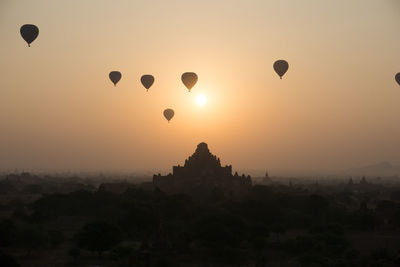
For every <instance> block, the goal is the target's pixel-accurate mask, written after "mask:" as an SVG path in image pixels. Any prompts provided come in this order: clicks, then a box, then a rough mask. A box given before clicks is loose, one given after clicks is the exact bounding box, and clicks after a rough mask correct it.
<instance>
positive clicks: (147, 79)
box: [140, 74, 154, 91]
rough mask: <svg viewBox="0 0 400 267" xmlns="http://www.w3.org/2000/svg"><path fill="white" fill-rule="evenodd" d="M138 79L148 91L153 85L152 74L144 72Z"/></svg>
mask: <svg viewBox="0 0 400 267" xmlns="http://www.w3.org/2000/svg"><path fill="white" fill-rule="evenodd" d="M140 81H141V82H142V84H143V86H144V87H145V88H146V89H147V91H149V88H150V87H151V86H152V85H153V83H154V76H153V75H150V74H145V75H143V76H142V78H140Z"/></svg>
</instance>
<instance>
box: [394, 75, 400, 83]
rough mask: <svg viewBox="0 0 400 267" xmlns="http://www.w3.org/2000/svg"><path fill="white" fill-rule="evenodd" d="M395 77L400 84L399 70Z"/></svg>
mask: <svg viewBox="0 0 400 267" xmlns="http://www.w3.org/2000/svg"><path fill="white" fill-rule="evenodd" d="M395 79H396V81H397V83H398V84H399V85H400V72H399V73H397V74H396V77H395Z"/></svg>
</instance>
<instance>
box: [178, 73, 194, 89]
mask: <svg viewBox="0 0 400 267" xmlns="http://www.w3.org/2000/svg"><path fill="white" fill-rule="evenodd" d="M181 79H182V82H183V84H184V85H185V86H186V88H187V89H188V90H189V92H190V89H192V87H193V86H194V85H195V84H196V83H197V80H198V78H197V74H196V73H194V72H185V73H184V74H182V77H181Z"/></svg>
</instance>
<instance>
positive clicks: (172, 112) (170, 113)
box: [164, 108, 175, 122]
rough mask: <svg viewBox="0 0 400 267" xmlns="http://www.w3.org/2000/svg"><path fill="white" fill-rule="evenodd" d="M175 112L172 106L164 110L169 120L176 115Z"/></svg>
mask: <svg viewBox="0 0 400 267" xmlns="http://www.w3.org/2000/svg"><path fill="white" fill-rule="evenodd" d="M174 114H175V112H174V111H173V110H172V109H170V108H167V109H166V110H164V117H165V118H166V119H167V120H168V122H169V121H170V120H171V119H172V117H174Z"/></svg>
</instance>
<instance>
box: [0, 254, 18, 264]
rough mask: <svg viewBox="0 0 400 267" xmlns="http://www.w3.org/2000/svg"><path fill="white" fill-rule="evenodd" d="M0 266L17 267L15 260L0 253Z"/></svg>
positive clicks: (8, 255)
mask: <svg viewBox="0 0 400 267" xmlns="http://www.w3.org/2000/svg"><path fill="white" fill-rule="evenodd" d="M0 264H1V266H2V267H19V266H20V265H19V264H18V262H17V260H16V259H15V258H14V257H13V256H12V255H10V254H7V253H4V252H3V251H0Z"/></svg>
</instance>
